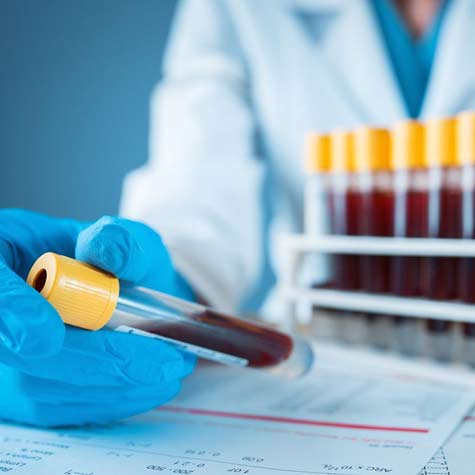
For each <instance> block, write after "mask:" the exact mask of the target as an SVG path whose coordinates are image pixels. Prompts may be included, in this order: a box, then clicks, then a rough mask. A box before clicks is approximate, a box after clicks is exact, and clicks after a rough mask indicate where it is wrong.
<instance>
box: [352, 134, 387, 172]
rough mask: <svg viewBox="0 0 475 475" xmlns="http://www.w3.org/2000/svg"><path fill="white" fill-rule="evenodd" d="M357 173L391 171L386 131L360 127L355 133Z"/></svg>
mask: <svg viewBox="0 0 475 475" xmlns="http://www.w3.org/2000/svg"><path fill="white" fill-rule="evenodd" d="M355 163H356V168H357V171H381V170H390V169H391V135H390V134H389V131H388V130H386V129H373V128H370V127H360V128H359V129H357V130H356V131H355Z"/></svg>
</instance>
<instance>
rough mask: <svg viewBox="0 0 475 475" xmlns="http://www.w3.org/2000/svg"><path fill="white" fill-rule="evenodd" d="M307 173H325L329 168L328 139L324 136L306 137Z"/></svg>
mask: <svg viewBox="0 0 475 475" xmlns="http://www.w3.org/2000/svg"><path fill="white" fill-rule="evenodd" d="M306 165H307V167H306V168H307V171H308V172H309V173H321V172H323V173H326V172H329V171H330V168H331V150H330V137H329V136H328V135H325V134H318V133H312V134H309V135H308V137H307V161H306Z"/></svg>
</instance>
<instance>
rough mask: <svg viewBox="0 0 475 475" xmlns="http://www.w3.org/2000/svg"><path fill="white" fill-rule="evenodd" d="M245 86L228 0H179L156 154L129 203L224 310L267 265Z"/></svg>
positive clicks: (159, 102)
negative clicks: (262, 266) (262, 263)
mask: <svg viewBox="0 0 475 475" xmlns="http://www.w3.org/2000/svg"><path fill="white" fill-rule="evenodd" d="M248 88H249V84H248V81H247V75H246V71H245V64H244V61H243V58H242V55H241V51H240V46H239V42H238V38H237V37H236V34H235V31H234V28H233V24H232V19H231V18H230V16H229V12H228V11H227V8H226V2H224V1H222V0H186V1H184V2H182V4H181V5H180V8H179V11H178V16H177V19H176V24H175V27H174V31H173V34H172V38H171V43H170V46H169V49H168V53H167V56H166V59H165V63H164V80H163V82H162V84H161V85H160V86H159V87H158V89H157V91H156V93H155V95H154V98H153V103H152V132H151V158H150V161H149V163H148V164H147V165H146V166H145V167H143V168H141V169H139V170H137V171H135V172H133V173H132V174H131V175H130V176H129V177H128V178H127V179H126V182H125V187H124V194H123V201H122V212H123V213H124V214H125V215H128V216H130V217H133V218H134V219H140V220H143V221H145V222H146V223H147V224H149V225H151V226H152V227H154V228H155V229H156V230H157V231H158V232H159V233H160V234H161V236H162V237H163V240H164V242H165V244H166V245H167V247H168V249H169V251H170V253H171V255H172V259H173V261H174V264H175V266H176V268H177V269H178V270H179V271H180V273H181V274H182V275H183V276H184V277H185V279H186V280H187V281H188V282H189V283H190V285H191V286H192V288H193V289H194V291H195V292H196V293H197V294H198V295H200V297H201V298H203V299H205V300H206V301H207V302H209V303H210V304H212V305H215V306H217V307H220V308H222V309H225V310H234V309H235V308H236V307H237V306H238V304H239V302H240V301H241V299H242V298H243V296H244V295H245V293H246V290H248V289H249V287H250V286H251V285H252V284H253V283H254V282H255V279H256V278H257V275H258V272H259V269H260V263H261V255H260V249H261V241H260V240H261V239H262V233H261V226H262V217H261V213H262V210H261V203H260V191H261V182H262V174H263V173H262V171H263V170H262V168H263V165H262V163H261V162H260V161H259V160H258V158H257V157H256V156H255V150H254V133H255V130H254V125H255V124H254V118H253V114H252V110H251V107H250V101H249V90H248Z"/></svg>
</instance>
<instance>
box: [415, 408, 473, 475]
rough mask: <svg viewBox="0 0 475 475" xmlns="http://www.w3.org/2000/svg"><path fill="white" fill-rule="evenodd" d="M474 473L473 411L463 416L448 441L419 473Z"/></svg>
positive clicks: (441, 474)
mask: <svg viewBox="0 0 475 475" xmlns="http://www.w3.org/2000/svg"><path fill="white" fill-rule="evenodd" d="M473 473H475V412H473V413H472V414H471V415H470V416H467V417H465V418H464V420H463V422H462V423H461V424H460V426H459V428H458V429H457V430H456V432H455V433H454V435H453V436H452V437H451V438H450V439H449V441H448V442H447V443H446V444H445V445H444V446H443V447H442V448H441V449H440V450H438V451H437V453H436V454H435V455H434V457H433V458H432V460H431V461H430V462H429V463H428V464H427V465H426V467H425V468H424V470H422V472H421V473H420V475H473Z"/></svg>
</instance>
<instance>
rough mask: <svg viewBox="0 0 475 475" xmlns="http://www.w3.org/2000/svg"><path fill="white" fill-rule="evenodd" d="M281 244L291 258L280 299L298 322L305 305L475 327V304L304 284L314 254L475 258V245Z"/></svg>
mask: <svg viewBox="0 0 475 475" xmlns="http://www.w3.org/2000/svg"><path fill="white" fill-rule="evenodd" d="M279 244H280V246H281V250H282V252H283V253H284V254H283V255H285V256H286V258H287V261H286V268H285V269H284V272H283V273H282V274H283V277H282V278H281V280H280V282H279V284H278V285H279V294H280V295H281V296H282V297H283V298H284V299H285V301H286V302H287V303H288V305H289V308H288V311H289V313H290V315H291V317H292V321H295V319H297V318H298V315H297V312H296V305H297V304H298V303H300V302H304V303H308V304H313V305H320V306H322V307H326V308H334V309H342V310H353V311H361V312H368V313H378V314H388V315H400V316H405V317H409V318H411V317H413V318H414V317H415V318H431V319H439V320H447V321H458V322H467V323H475V304H465V303H460V302H452V301H450V302H449V301H435V300H429V299H424V298H413V297H398V296H393V295H387V294H386V295H385V294H368V293H363V292H348V291H343V290H334V289H310V288H308V287H304V286H302V284H300V283H299V275H300V272H301V266H302V263H303V259H304V257H305V255H307V254H310V253H313V254H319V253H320V254H364V255H368V254H370V255H388V256H446V257H474V258H475V240H469V239H423V238H393V237H391V238H386V237H365V236H331V235H325V236H309V235H303V234H289V235H282V236H281V238H280V243H279Z"/></svg>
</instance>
